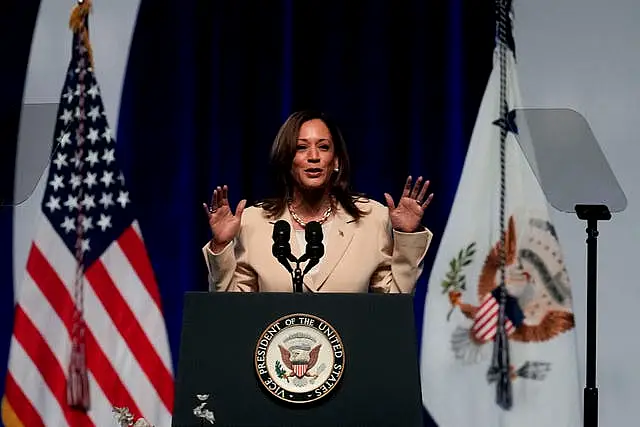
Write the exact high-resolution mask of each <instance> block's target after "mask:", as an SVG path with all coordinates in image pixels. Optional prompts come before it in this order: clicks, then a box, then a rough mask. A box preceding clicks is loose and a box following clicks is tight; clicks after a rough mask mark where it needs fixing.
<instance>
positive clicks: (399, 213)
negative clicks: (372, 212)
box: [384, 176, 433, 233]
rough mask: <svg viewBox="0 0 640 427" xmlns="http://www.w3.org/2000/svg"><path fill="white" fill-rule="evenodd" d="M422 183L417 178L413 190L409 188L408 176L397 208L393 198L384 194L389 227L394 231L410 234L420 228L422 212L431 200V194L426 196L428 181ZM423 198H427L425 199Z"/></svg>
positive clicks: (409, 180)
mask: <svg viewBox="0 0 640 427" xmlns="http://www.w3.org/2000/svg"><path fill="white" fill-rule="evenodd" d="M423 182H424V180H423V179H422V177H419V178H418V179H417V180H416V183H415V185H414V186H413V188H411V176H409V177H408V178H407V181H406V182H405V185H404V189H403V191H402V196H400V200H399V201H398V205H397V206H396V205H395V203H394V202H393V198H392V197H391V196H390V195H389V194H388V193H384V197H385V199H386V200H387V207H388V208H389V217H390V219H391V225H392V227H393V228H394V229H395V230H398V231H404V232H406V233H412V232H414V231H417V229H418V228H419V227H420V221H422V216H423V215H424V211H425V209H427V206H429V203H431V199H433V193H431V194H429V196H427V189H428V188H429V181H426V182H424V184H423ZM425 196H427V197H426V198H425Z"/></svg>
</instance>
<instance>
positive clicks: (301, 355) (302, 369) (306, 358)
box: [278, 344, 322, 378]
mask: <svg viewBox="0 0 640 427" xmlns="http://www.w3.org/2000/svg"><path fill="white" fill-rule="evenodd" d="M320 347H322V344H318V345H317V346H315V347H314V348H312V349H311V350H310V351H309V352H308V353H307V352H306V351H303V350H293V351H290V350H289V349H287V348H285V347H283V346H282V345H278V348H280V355H281V356H282V362H283V363H284V365H285V366H286V367H287V368H289V369H290V370H291V371H292V372H291V373H289V374H286V376H287V377H298V378H303V377H312V378H316V377H317V376H318V375H317V374H312V373H310V372H309V369H311V368H313V367H314V366H315V364H316V363H317V362H318V355H319V354H320Z"/></svg>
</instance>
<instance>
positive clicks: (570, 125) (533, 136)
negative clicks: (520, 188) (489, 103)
mask: <svg viewBox="0 0 640 427" xmlns="http://www.w3.org/2000/svg"><path fill="white" fill-rule="evenodd" d="M508 126H509V128H510V129H509V130H510V131H512V132H513V133H514V134H515V136H516V139H517V141H518V143H519V144H520V147H521V148H522V151H523V152H524V155H525V157H526V158H527V161H528V162H529V165H530V166H531V168H532V170H533V172H534V174H535V175H536V178H537V179H538V182H539V183H540V186H541V187H542V191H543V192H544V194H545V196H546V197H547V200H548V201H549V203H550V204H551V205H552V206H553V207H554V208H555V209H557V210H559V211H563V212H572V213H573V212H575V211H576V205H605V206H607V207H608V208H609V210H610V211H612V212H620V211H623V210H624V209H625V208H626V207H627V198H626V196H625V194H624V192H623V191H622V188H620V185H619V184H618V181H617V179H616V177H615V175H614V174H613V171H612V170H611V167H610V166H609V163H608V162H607V159H606V158H605V156H604V153H603V152H602V150H601V149H600V146H599V145H598V142H597V141H596V138H595V136H594V135H593V132H592V131H591V129H590V127H589V124H588V123H587V120H586V119H585V118H584V117H583V116H582V115H581V114H579V113H578V112H576V111H574V110H571V109H567V108H521V109H514V110H512V111H511V112H510V113H509V117H508Z"/></svg>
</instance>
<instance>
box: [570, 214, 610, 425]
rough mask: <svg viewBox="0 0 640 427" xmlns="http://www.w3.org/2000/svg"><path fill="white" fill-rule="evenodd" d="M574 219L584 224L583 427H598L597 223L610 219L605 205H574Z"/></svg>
mask: <svg viewBox="0 0 640 427" xmlns="http://www.w3.org/2000/svg"><path fill="white" fill-rule="evenodd" d="M575 208H576V214H577V216H578V218H580V219H582V220H586V221H587V229H586V232H587V343H586V347H587V351H586V353H587V354H586V359H587V360H586V377H587V378H586V384H585V388H584V403H583V405H584V420H583V422H584V425H585V427H597V426H598V387H597V386H596V372H597V368H596V352H597V328H598V323H597V321H596V314H597V309H598V305H597V293H598V289H597V272H598V266H597V261H598V221H608V220H610V219H611V212H610V211H609V208H608V207H607V206H605V205H576V206H575Z"/></svg>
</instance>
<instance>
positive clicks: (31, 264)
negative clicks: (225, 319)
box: [5, 215, 173, 427]
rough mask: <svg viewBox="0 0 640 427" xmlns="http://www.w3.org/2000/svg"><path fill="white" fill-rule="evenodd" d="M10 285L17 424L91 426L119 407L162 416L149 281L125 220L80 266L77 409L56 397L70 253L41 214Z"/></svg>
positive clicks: (169, 378)
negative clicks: (81, 362)
mask: <svg viewBox="0 0 640 427" xmlns="http://www.w3.org/2000/svg"><path fill="white" fill-rule="evenodd" d="M39 224H40V226H41V227H40V229H39V230H38V232H37V234H36V238H35V240H34V242H33V245H32V247H31V250H30V253H29V256H28V260H27V266H26V269H27V274H26V277H25V281H24V283H23V284H22V286H21V287H20V295H19V297H18V304H17V307H16V316H15V325H14V334H13V337H12V345H11V354H10V362H9V370H8V380H7V385H6V396H5V397H6V399H7V401H8V403H9V405H10V407H11V409H12V410H13V412H14V413H15V414H16V415H17V417H18V418H19V419H20V420H21V421H22V423H23V425H24V426H28V427H31V426H38V425H56V426H73V427H75V426H101V425H111V424H112V423H113V422H115V420H114V419H113V414H112V412H111V409H112V407H113V406H127V407H129V409H130V410H131V412H132V413H134V414H135V415H136V416H141V417H145V418H146V419H147V420H148V421H149V422H151V423H152V424H153V425H156V426H158V427H162V426H168V425H170V423H171V413H172V405H173V372H172V365H171V356H170V351H169V346H168V341H167V336H166V330H165V324H164V319H163V316H162V311H161V306H160V298H159V294H158V288H157V285H156V283H155V279H154V276H153V272H152V270H151V266H150V263H149V260H148V258H147V254H146V250H145V247H144V243H143V241H142V239H141V237H140V234H139V233H138V232H137V231H136V230H137V225H136V224H135V223H134V224H132V226H130V227H129V228H127V229H126V231H125V232H124V233H123V235H122V236H121V237H120V238H119V239H118V240H117V241H116V242H114V243H113V244H112V245H111V246H110V247H109V248H108V249H107V250H106V251H105V253H104V254H103V255H102V257H100V258H99V259H98V261H96V262H95V263H93V265H92V266H91V267H89V268H88V269H87V271H86V273H85V280H86V282H85V287H84V290H85V294H84V306H85V310H84V318H85V321H86V323H87V330H86V348H87V350H86V355H87V367H88V370H89V381H90V391H91V409H90V410H89V411H88V413H87V414H83V413H81V412H76V411H73V410H71V409H70V408H69V407H68V406H67V403H66V388H65V387H66V375H67V367H68V364H69V355H70V351H71V330H72V329H71V328H72V323H73V322H72V314H73V309H74V302H73V285H74V276H75V266H76V260H75V259H74V257H73V255H72V254H71V253H70V252H69V250H68V249H67V247H66V246H65V244H64V242H63V241H62V240H61V238H60V237H59V236H58V234H57V233H56V231H55V230H54V229H53V227H52V226H51V224H50V223H49V222H48V220H47V218H46V217H45V216H44V215H41V217H40V218H39Z"/></svg>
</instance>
